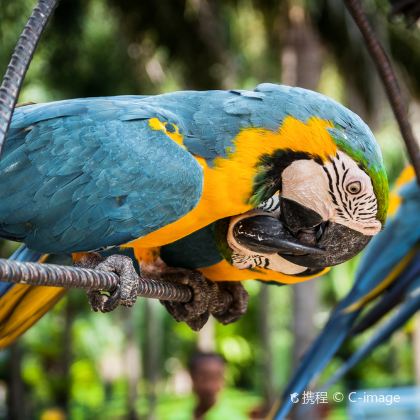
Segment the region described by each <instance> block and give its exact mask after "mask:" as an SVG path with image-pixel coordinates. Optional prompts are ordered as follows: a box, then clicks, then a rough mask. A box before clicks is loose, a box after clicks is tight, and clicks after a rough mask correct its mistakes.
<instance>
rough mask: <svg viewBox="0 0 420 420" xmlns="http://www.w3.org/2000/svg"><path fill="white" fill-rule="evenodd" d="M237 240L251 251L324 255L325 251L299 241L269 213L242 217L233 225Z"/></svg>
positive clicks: (295, 254)
mask: <svg viewBox="0 0 420 420" xmlns="http://www.w3.org/2000/svg"><path fill="white" fill-rule="evenodd" d="M233 235H234V237H235V240H236V241H237V242H238V243H239V244H240V245H242V246H244V247H245V248H247V249H249V250H250V251H254V252H257V253H260V254H274V253H279V254H281V255H283V254H290V255H294V256H304V255H318V256H319V255H322V254H323V253H324V251H323V250H322V249H320V248H315V247H312V246H310V245H306V244H303V243H301V242H299V241H298V239H296V238H295V237H294V236H293V235H292V234H291V233H290V232H288V231H287V229H285V228H284V226H283V224H282V222H281V221H280V220H279V219H276V218H275V217H272V216H268V215H257V216H251V217H247V218H245V219H241V220H240V221H239V222H237V223H236V224H235V226H234V227H233Z"/></svg>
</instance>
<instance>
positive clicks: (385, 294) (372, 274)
mask: <svg viewBox="0 0 420 420" xmlns="http://www.w3.org/2000/svg"><path fill="white" fill-rule="evenodd" d="M419 216H420V186H419V185H418V184H417V182H416V179H415V176H414V170H413V168H412V167H411V166H409V167H407V168H406V169H405V170H404V171H403V172H402V174H401V175H400V177H399V179H398V181H397V184H396V188H395V190H394V191H393V192H392V193H391V195H390V208H389V218H388V222H387V225H386V227H385V229H384V230H383V231H382V232H381V233H380V234H378V235H377V236H376V237H375V238H374V240H373V241H372V242H371V243H370V244H369V246H368V247H367V249H366V252H365V254H364V256H363V258H362V261H361V263H360V266H359V268H358V272H357V275H356V280H355V283H354V286H353V288H352V289H351V290H350V292H349V293H348V295H347V296H346V297H345V298H343V299H342V300H341V301H340V302H339V304H338V305H337V307H336V308H335V309H334V310H333V312H332V313H331V315H330V318H329V320H328V322H327V324H326V325H325V327H324V328H323V330H322V331H321V333H320V334H319V336H318V337H317V338H316V339H315V341H314V342H313V344H312V345H311V347H310V348H309V350H308V351H307V352H306V354H305V355H304V357H303V359H302V362H301V363H300V365H299V367H298V369H297V370H296V372H295V373H294V375H293V377H292V379H291V380H290V382H289V384H288V385H287V386H286V389H285V390H284V393H283V397H282V405H281V407H280V409H279V411H278V412H277V414H276V416H275V418H276V419H283V418H285V416H286V415H287V414H288V412H289V410H290V409H291V407H292V405H293V403H292V402H291V400H290V395H291V394H293V393H298V394H300V393H302V392H303V391H304V390H305V389H306V387H307V386H308V385H309V384H310V382H311V381H312V380H313V379H314V378H315V377H316V376H317V375H318V374H319V373H320V372H321V371H322V370H323V369H324V368H325V366H326V365H327V364H328V362H329V361H330V360H331V359H332V358H333V356H334V354H335V353H336V352H337V351H338V349H339V348H340V347H341V345H342V343H343V342H344V341H345V340H346V339H347V338H349V337H351V336H353V335H354V334H359V333H361V332H363V331H365V330H366V329H367V328H369V327H370V326H371V325H373V324H374V323H375V322H377V321H378V320H379V319H381V318H382V317H383V316H384V315H385V314H386V313H388V312H389V311H390V310H392V309H393V308H394V307H396V306H397V305H398V304H400V303H401V302H402V301H404V303H402V304H401V305H400V311H399V312H398V313H397V314H396V315H395V316H394V317H393V318H391V319H390V320H389V321H388V322H387V323H386V324H385V325H384V326H383V327H382V328H381V329H379V330H378V331H377V333H376V334H374V335H373V336H372V338H371V340H369V341H368V342H367V343H366V345H365V346H363V347H362V348H361V349H359V350H358V351H357V352H356V353H355V354H354V355H353V356H352V357H351V358H350V359H349V360H348V361H347V363H345V365H344V366H343V368H342V369H340V371H339V372H337V375H336V376H334V381H335V380H337V378H338V377H340V376H341V375H342V374H343V373H345V371H346V370H347V369H349V368H350V367H351V366H354V364H355V363H357V361H359V360H360V359H361V358H362V357H364V355H366V354H368V352H369V351H371V350H372V349H373V348H374V347H375V346H376V345H378V344H380V343H381V342H382V341H383V340H385V339H386V338H387V337H389V335H390V334H392V332H393V331H394V330H395V329H397V328H398V327H399V326H401V325H402V324H403V323H404V322H405V321H406V320H407V319H408V318H409V317H410V316H411V315H412V314H413V313H414V312H415V311H416V310H418V309H419V308H420V298H419V292H420V248H419V245H420V223H419ZM373 301H375V304H374V305H373V306H372V307H371V308H370V309H369V310H368V312H363V311H364V310H365V309H366V308H367V306H368V305H371V304H372V302H373ZM362 312H363V316H361V314H362Z"/></svg>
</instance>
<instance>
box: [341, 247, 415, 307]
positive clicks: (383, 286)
mask: <svg viewBox="0 0 420 420" xmlns="http://www.w3.org/2000/svg"><path fill="white" fill-rule="evenodd" d="M415 252H416V250H415V249H413V250H411V251H410V252H409V253H408V254H407V255H406V256H405V257H404V258H403V259H402V260H401V261H400V262H399V263H398V264H397V265H396V266H395V267H394V269H393V270H392V271H391V272H390V273H389V274H388V275H387V276H386V277H385V278H384V279H383V280H382V281H381V282H380V283H379V284H378V285H377V286H376V287H375V288H374V289H372V290H371V291H370V292H369V293H367V294H366V295H364V296H363V297H362V298H361V299H359V300H358V301H357V302H354V303H353V304H351V305H349V306H347V308H345V309H344V310H343V311H344V312H345V313H349V312H354V311H357V310H358V309H360V308H362V307H363V306H364V305H366V304H367V303H368V302H369V301H371V300H372V299H374V298H375V297H376V296H378V295H379V294H380V293H381V292H382V291H383V290H385V289H386V288H387V287H388V286H389V285H390V284H391V283H392V282H394V281H395V279H396V278H397V277H398V276H399V275H400V274H401V273H402V271H403V270H404V268H405V267H407V265H408V263H409V262H410V261H411V259H412V258H413V256H414V253H415Z"/></svg>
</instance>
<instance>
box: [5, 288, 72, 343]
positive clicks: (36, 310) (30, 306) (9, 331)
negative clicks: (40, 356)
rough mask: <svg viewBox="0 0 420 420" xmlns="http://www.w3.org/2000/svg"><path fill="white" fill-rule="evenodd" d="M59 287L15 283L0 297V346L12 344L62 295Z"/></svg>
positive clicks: (62, 290)
mask: <svg viewBox="0 0 420 420" xmlns="http://www.w3.org/2000/svg"><path fill="white" fill-rule="evenodd" d="M65 292H66V289H63V288H60V287H46V286H30V285H27V284H15V285H14V286H13V287H12V288H11V289H10V290H9V291H8V292H7V293H6V294H5V295H4V296H2V297H1V298H0V348H4V347H7V346H9V345H10V344H12V343H13V342H14V341H15V340H16V339H17V338H18V337H19V336H20V335H22V334H23V333H24V332H25V331H26V330H27V329H29V328H30V327H31V326H32V325H33V324H35V322H36V321H38V320H39V319H40V318H41V317H42V316H43V315H44V314H45V313H46V312H48V311H49V310H50V309H51V308H52V307H53V306H54V305H55V304H56V303H57V302H58V300H59V299H60V298H61V297H62V296H63V295H64V293H65Z"/></svg>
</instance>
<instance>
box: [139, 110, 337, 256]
mask: <svg viewBox="0 0 420 420" xmlns="http://www.w3.org/2000/svg"><path fill="white" fill-rule="evenodd" d="M149 124H151V125H152V126H153V127H154V129H160V130H162V131H163V129H164V126H163V123H162V122H160V121H159V120H158V119H151V120H150V121H149ZM153 127H152V128H153ZM330 127H332V124H331V122H329V121H326V120H321V119H319V118H311V119H309V120H308V121H307V122H306V123H305V122H302V121H299V120H297V119H295V118H293V117H290V116H289V117H286V118H285V119H284V122H283V125H282V126H281V127H280V128H279V129H278V130H277V131H272V130H268V129H265V128H244V129H242V130H241V131H240V132H239V133H238V135H237V136H236V137H235V138H234V139H233V141H232V143H233V145H234V146H233V149H234V150H233V151H232V152H231V153H229V154H228V156H226V157H218V158H216V159H215V160H214V161H213V165H212V166H209V165H208V164H207V162H206V161H205V160H204V159H203V158H201V157H198V156H194V157H195V159H196V160H197V162H198V163H199V165H201V167H202V168H203V175H204V184H203V193H202V196H201V199H200V201H199V203H198V204H197V206H196V207H195V208H194V209H192V210H191V211H190V212H189V213H188V214H186V215H185V216H183V217H181V218H180V219H179V220H177V221H175V222H173V223H170V224H168V225H167V226H164V227H162V228H160V229H158V230H157V231H155V232H152V233H149V234H148V235H146V236H144V237H143V238H140V239H136V240H135V241H133V242H131V245H132V246H134V247H136V246H140V247H146V248H148V247H158V246H162V245H165V244H168V243H171V242H174V241H176V240H178V239H180V238H183V237H185V236H187V235H189V234H191V233H192V232H195V231H196V230H198V229H201V228H202V227H204V226H207V225H209V224H210V223H213V222H214V221H216V220H219V219H223V218H225V217H229V216H233V215H237V214H241V213H245V212H246V211H248V210H250V209H251V208H252V206H251V205H250V204H249V202H250V198H251V196H252V194H253V187H254V179H255V177H256V175H257V173H258V164H259V162H260V159H261V157H262V156H263V155H272V154H273V153H275V152H276V151H277V150H285V149H290V150H293V151H300V152H306V153H309V154H311V155H313V156H315V157H318V158H320V159H322V160H327V159H329V158H332V157H333V156H335V154H336V153H337V146H336V145H335V143H334V141H333V139H332V137H331V136H330V134H329V133H328V128H330ZM165 133H166V134H167V135H168V136H169V134H168V133H167V130H166V129H165Z"/></svg>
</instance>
